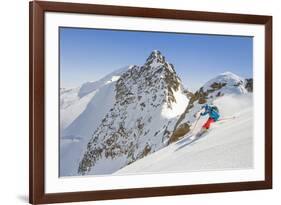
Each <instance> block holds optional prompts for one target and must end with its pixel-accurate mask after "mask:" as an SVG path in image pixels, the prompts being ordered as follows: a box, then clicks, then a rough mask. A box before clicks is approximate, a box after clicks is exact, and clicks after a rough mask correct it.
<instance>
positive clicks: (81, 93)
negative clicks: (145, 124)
mask: <svg viewBox="0 0 281 205" xmlns="http://www.w3.org/2000/svg"><path fill="white" fill-rule="evenodd" d="M129 68H130V67H129V66H128V67H125V68H122V69H119V70H117V71H115V72H112V73H110V74H109V75H107V76H105V77H104V78H102V79H101V80H99V81H96V82H88V83H84V84H83V85H82V86H80V87H78V88H75V89H69V90H66V89H63V90H61V106H60V108H61V110H60V124H61V127H60V129H61V130H60V175H61V176H69V175H76V174H77V168H78V166H79V161H80V159H81V156H82V155H83V152H84V149H85V147H86V146H87V143H88V142H89V140H90V138H91V134H92V133H93V131H94V130H95V129H96V127H97V126H98V125H99V124H100V123H101V120H102V118H103V117H104V116H105V114H106V113H107V112H108V111H109V109H110V108H111V107H112V106H113V104H114V103H115V98H114V96H115V83H116V81H117V80H118V79H119V77H120V75H121V74H122V73H123V72H126V70H128V69H129Z"/></svg>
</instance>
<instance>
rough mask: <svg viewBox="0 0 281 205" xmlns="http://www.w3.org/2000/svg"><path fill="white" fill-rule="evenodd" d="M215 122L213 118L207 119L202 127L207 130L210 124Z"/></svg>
mask: <svg viewBox="0 0 281 205" xmlns="http://www.w3.org/2000/svg"><path fill="white" fill-rule="evenodd" d="M213 122H215V120H214V119H213V118H209V119H208V120H207V122H205V124H204V125H203V127H204V128H206V129H209V128H210V126H211V123H213Z"/></svg>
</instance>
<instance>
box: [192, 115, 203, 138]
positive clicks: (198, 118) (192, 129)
mask: <svg viewBox="0 0 281 205" xmlns="http://www.w3.org/2000/svg"><path fill="white" fill-rule="evenodd" d="M200 117H201V115H199V117H198V118H197V120H196V122H195V125H194V127H193V128H192V131H191V132H190V133H191V134H193V131H194V129H195V127H196V125H197V122H198V121H199V119H200Z"/></svg>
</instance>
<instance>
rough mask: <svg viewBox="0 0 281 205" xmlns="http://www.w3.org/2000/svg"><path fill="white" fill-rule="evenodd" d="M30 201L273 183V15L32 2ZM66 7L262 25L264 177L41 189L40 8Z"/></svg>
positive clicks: (223, 189)
mask: <svg viewBox="0 0 281 205" xmlns="http://www.w3.org/2000/svg"><path fill="white" fill-rule="evenodd" d="M29 9H30V12H29V15H30V16H29V20H30V30H29V32H30V35H29V46H30V51H29V52H30V53H29V58H30V59H29V63H30V65H29V66H30V70H29V77H30V80H29V91H30V97H29V101H30V104H29V109H30V111H29V116H30V118H29V123H30V125H29V126H30V127H29V131H30V139H29V146H30V148H29V161H30V162H29V163H30V164H29V201H30V203H33V204H41V203H55V202H74V201H89V200H104V199H120V198H135V197H152V196H167V195H180V194H197V193H211V192H226V191H240V190H255V189H270V188H272V16H260V15H245V14H242V15H241V14H226V13H214V12H199V11H184V10H169V9H155V8H136V7H120V6H104V5H93V4H76V3H58V2H42V1H34V2H30V5H29ZM47 11H52V12H68V13H78V14H79V13H80V14H81V13H84V14H103V15H113V16H134V17H144V18H145V17H150V18H163V19H182V20H198V21H211V22H230V23H247V24H260V25H264V26H265V53H264V55H265V71H264V72H265V133H264V134H265V146H264V148H265V180H264V181H252V182H235V183H219V184H206V185H185V186H169V187H151V188H137V189H120V190H106V191H87V192H71V193H52V194H46V193H45V191H44V185H45V182H44V127H45V126H44V98H45V92H44V69H45V68H44V13H45V12H47Z"/></svg>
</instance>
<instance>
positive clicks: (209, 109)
mask: <svg viewBox="0 0 281 205" xmlns="http://www.w3.org/2000/svg"><path fill="white" fill-rule="evenodd" d="M202 108H205V111H204V112H202V113H201V114H200V115H201V116H204V115H207V114H209V117H210V118H212V119H214V120H215V121H217V120H218V119H219V118H220V114H219V113H218V112H217V111H216V110H215V109H213V108H212V106H209V105H207V104H206V105H204V106H203V107H202Z"/></svg>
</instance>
